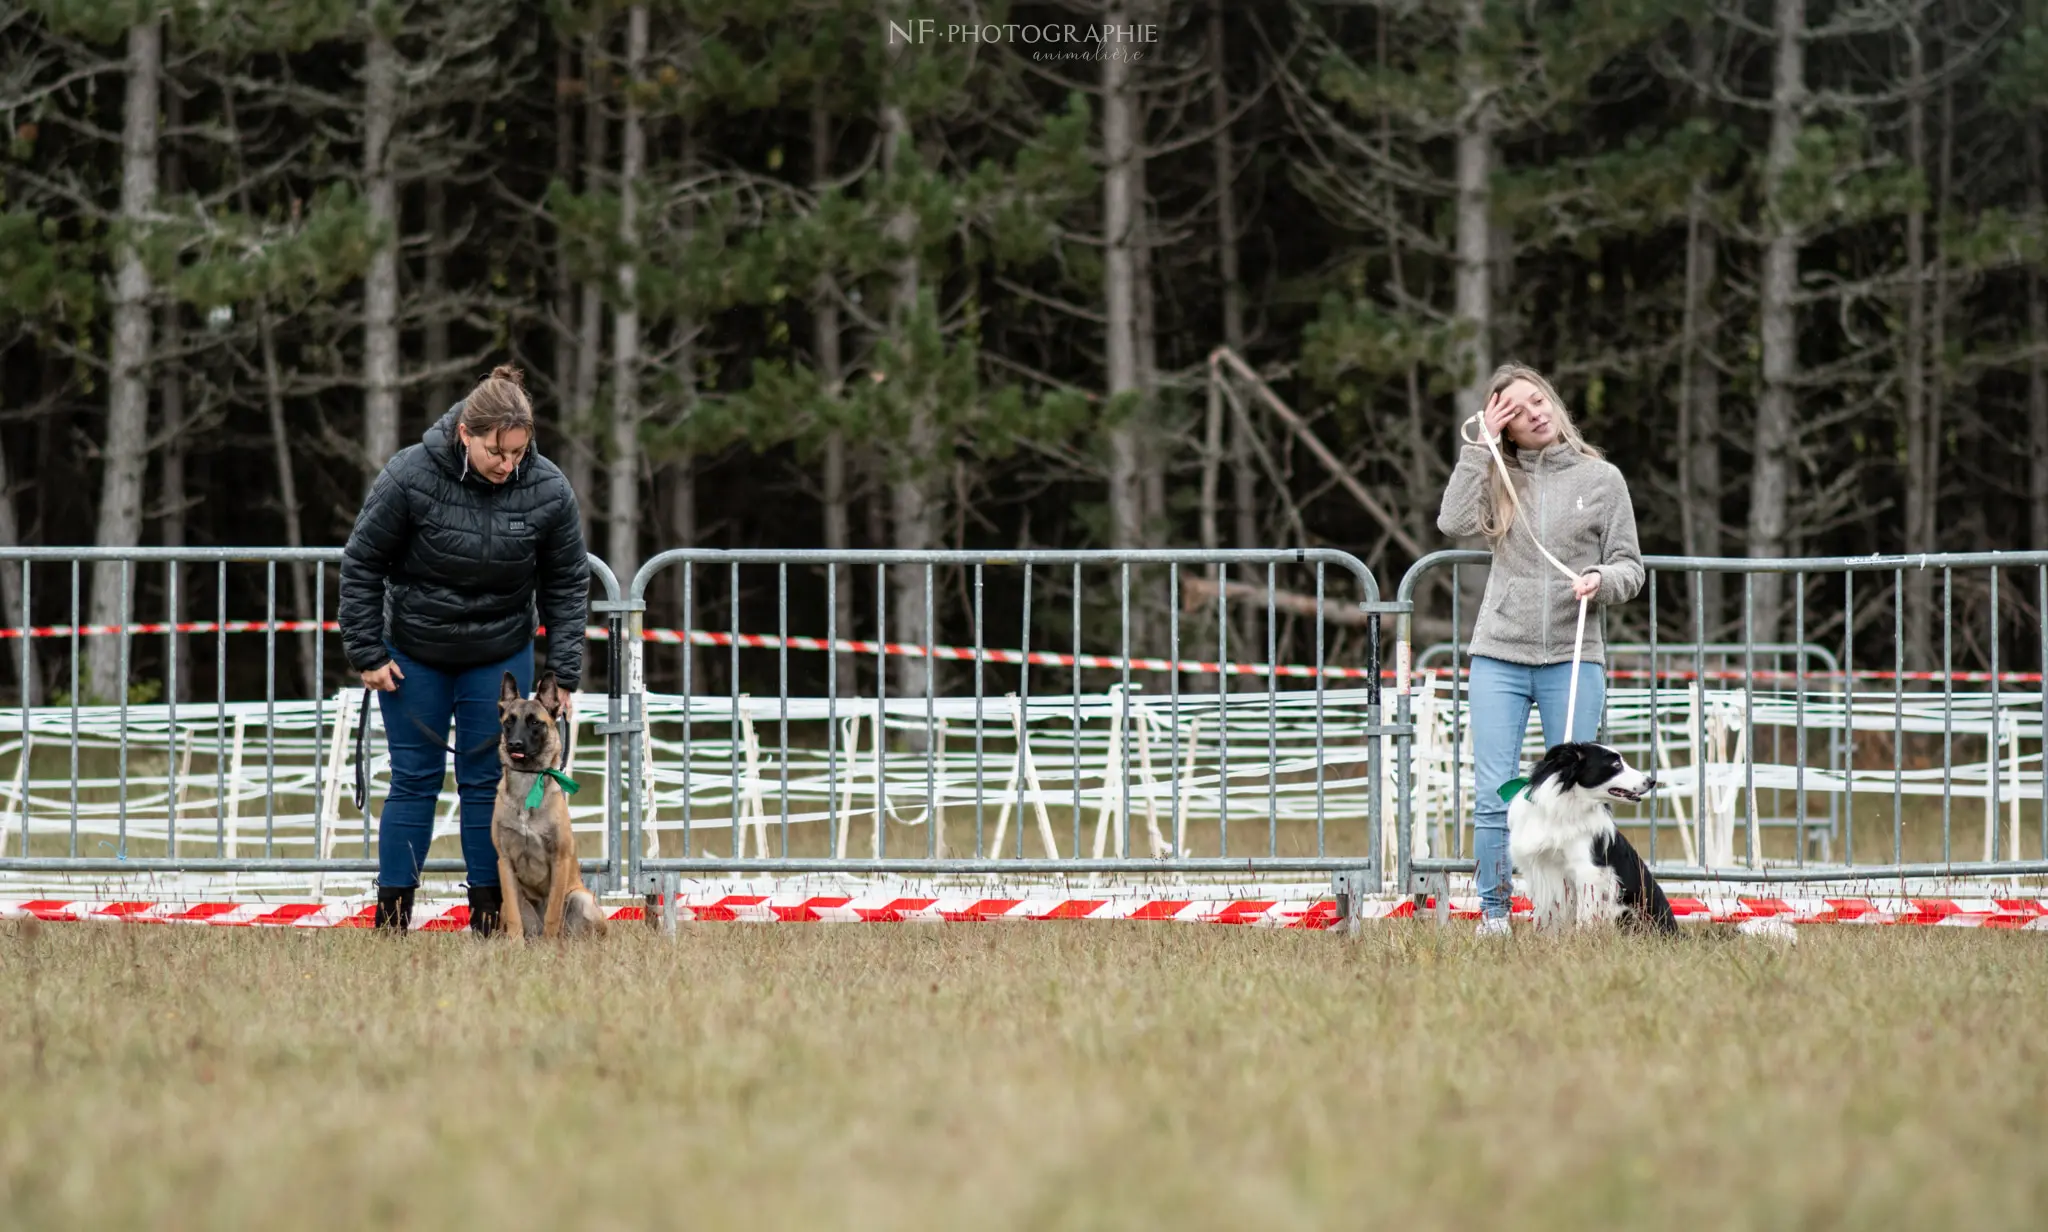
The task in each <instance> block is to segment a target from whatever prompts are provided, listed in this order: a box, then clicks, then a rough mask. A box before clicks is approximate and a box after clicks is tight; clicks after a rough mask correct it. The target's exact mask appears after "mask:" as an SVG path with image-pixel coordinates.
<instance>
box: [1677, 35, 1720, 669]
mask: <svg viewBox="0 0 2048 1232" xmlns="http://www.w3.org/2000/svg"><path fill="white" fill-rule="evenodd" d="M1713 62H1714V53H1713V43H1712V40H1711V38H1710V37H1709V35H1708V32H1707V31H1706V30H1704V29H1695V31H1694V33H1693V43H1692V72H1693V79H1694V81H1696V82H1698V83H1700V85H1699V97H1698V99H1697V100H1696V102H1695V108H1696V114H1698V115H1699V116H1700V118H1702V119H1705V118H1707V117H1706V108H1707V102H1706V92H1707V91H1706V84H1705V83H1706V81H1707V78H1708V75H1709V74H1710V73H1711V72H1712V71H1713ZM1708 205H1709V202H1708V193H1707V185H1706V182H1705V181H1704V180H1703V179H1695V180H1694V181H1693V184H1692V192H1691V195H1690V199H1689V200H1688V201H1687V204H1686V219H1685V322H1684V326H1683V330H1684V345H1683V348H1682V349H1681V351H1680V352H1679V378H1678V383H1679V395H1678V511H1679V537H1680V538H1679V541H1680V544H1681V550H1682V551H1683V552H1684V553H1685V554H1686V555H1687V556H1705V557H1717V556H1719V555H1721V552H1722V539H1721V370H1720V368H1719V367H1718V366H1717V364H1716V363H1715V352H1714V346H1715V339H1716V336H1717V335H1718V334H1719V332H1720V316H1719V314H1718V312H1717V311H1716V310H1715V306H1714V290H1715V287H1716V286H1717V285H1718V283H1719V279H1720V274H1719V265H1720V255H1721V254H1720V237H1719V235H1718V234H1717V233H1716V232H1715V230H1714V224H1713V220H1712V218H1711V217H1710V215H1709V213H1708ZM1693 585H1694V586H1696V587H1697V588H1698V592H1699V593H1698V604H1699V611H1700V612H1701V614H1702V618H1703V627H1702V628H1701V629H1700V630H1699V632H1698V637H1699V640H1701V641H1713V640H1715V631H1716V630H1717V629H1718V628H1719V626H1720V624H1721V621H1722V620H1723V619H1724V618H1725V613H1726V611H1727V608H1726V594H1727V582H1726V575H1724V574H1720V573H1714V572H1704V573H1698V574H1695V575H1694V577H1693ZM1686 623H1687V625H1688V627H1689V625H1690V621H1687V622H1686Z"/></svg>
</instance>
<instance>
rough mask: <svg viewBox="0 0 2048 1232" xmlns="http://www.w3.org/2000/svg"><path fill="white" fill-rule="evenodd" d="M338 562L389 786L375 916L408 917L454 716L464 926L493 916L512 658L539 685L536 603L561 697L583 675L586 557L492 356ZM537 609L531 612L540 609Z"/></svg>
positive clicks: (512, 389)
mask: <svg viewBox="0 0 2048 1232" xmlns="http://www.w3.org/2000/svg"><path fill="white" fill-rule="evenodd" d="M344 557H345V559H344V560H343V561H342V566H341V638H342V645H343V649H344V651H345V652H346V654H347V655H348V661H349V665H350V666H351V667H353V668H354V669H355V670H356V671H357V672H359V673H361V675H362V679H363V684H364V685H366V686H367V687H369V688H372V689H375V690H377V691H378V703H379V706H380V708H381V709H382V711H383V714H384V734H385V739H386V740H387V741H388V744H389V748H390V751H391V790H390V791H389V793H388V794H387V795H386V796H385V799H384V815H383V818H382V820H381V823H380V825H379V829H378V835H377V845H378V853H377V863H378V872H377V918H376V923H377V927H379V928H392V929H397V930H400V931H403V930H404V929H405V928H407V927H408V926H409V925H410V923H411V919H412V900H413V892H414V890H415V889H417V888H418V886H419V881H420V868H421V865H422V864H423V863H424V862H425V860H426V858H427V845H428V843H429V842H430V841H431V839H432V837H433V830H434V805H435V801H436V799H437V798H438V797H439V796H440V794H441V780H442V778H443V777H444V776H445V775H446V774H447V770H448V745H447V743H446V733H447V731H448V724H449V721H450V719H451V718H452V719H453V721H454V724H455V742H454V746H453V747H454V749H455V750H456V752H455V783H456V787H457V789H458V791H459V792H460V794H461V797H462V859H463V863H464V864H466V865H467V866H468V868H469V905H470V927H471V928H473V929H475V930H476V931H477V932H479V933H489V932H492V931H495V929H496V927H497V921H498V912H499V908H500V906H501V904H502V902H503V900H502V898H501V890H500V888H499V886H498V860H497V853H496V851H495V849H494V848H493V847H492V844H491V801H492V798H493V797H494V796H495V795H496V793H497V786H498V777H499V766H498V750H497V745H496V739H495V738H496V734H497V730H498V694H499V689H500V684H501V681H502V680H503V678H504V675H505V673H506V672H508V671H509V672H511V673H512V675H513V677H514V678H515V679H517V680H518V681H519V689H520V692H521V694H522V695H524V694H528V693H531V692H532V691H533V676H534V670H533V638H534V624H535V618H536V616H538V618H539V622H540V623H541V624H543V625H545V626H546V628H547V639H548V667H549V668H551V669H552V670H553V671H554V673H555V679H556V680H557V681H559V682H560V684H561V687H562V695H563V697H564V698H568V697H571V696H573V694H574V692H575V690H576V686H577V684H578V683H579V682H580V681H581V679H582V676H583V626H584V621H585V619H586V618H587V616H588V612H589V602H590V565H589V560H588V557H587V556H586V554H585V552H584V547H583V515H582V511H581V509H580V508H579V507H578V506H577V503H576V493H575V491H574V490H573V489H571V488H570V486H569V481H568V480H567V479H566V478H564V477H563V475H562V472H561V471H560V470H558V469H557V468H556V467H555V464H554V463H552V462H550V461H548V460H547V459H546V458H543V457H541V456H540V453H539V451H538V450H536V449H535V448H534V446H533V404H532V403H531V402H530V401H528V399H527V396H526V387H525V382H524V379H523V378H522V376H521V375H520V372H519V370H518V369H517V368H513V367H511V366H509V365H500V366H499V367H497V368H495V369H493V370H492V372H491V375H490V376H489V377H488V378H487V379H485V380H484V381H483V382H482V383H480V384H479V385H477V387H476V388H475V389H473V390H471V391H470V394H469V396H468V397H467V398H464V399H463V400H462V401H461V402H458V403H456V404H455V406H454V407H453V408H452V409H450V410H449V412H448V413H447V414H446V415H443V416H442V417H441V420H440V422H439V423H436V424H435V425H434V426H433V427H431V428H428V429H427V431H426V434H425V435H423V436H422V437H420V443H419V444H417V445H411V446H408V447H407V448H405V449H401V450H399V451H398V453H397V454H396V455H394V456H393V457H392V459H391V461H390V462H388V463H386V464H385V467H384V473H383V474H381V475H379V476H377V482H376V483H375V484H373V485H372V486H371V488H370V495H369V497H368V499H366V500H365V501H364V502H363V511H362V513H360V514H358V515H357V517H356V525H355V531H354V533H352V534H350V535H349V539H348V547H347V549H346V550H345V552H344ZM536 608H538V612H536Z"/></svg>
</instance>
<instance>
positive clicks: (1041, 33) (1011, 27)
mask: <svg viewBox="0 0 2048 1232" xmlns="http://www.w3.org/2000/svg"><path fill="white" fill-rule="evenodd" d="M888 26H889V42H890V43H891V44H892V45H893V44H897V43H906V44H910V45H912V46H920V47H922V46H929V45H933V44H956V45H957V44H963V43H964V44H988V45H995V46H1016V47H1019V48H1021V49H1023V50H1024V52H1025V53H1026V54H1028V55H1029V56H1030V57H1031V58H1032V59H1034V60H1142V59H1144V58H1145V50H1146V48H1147V47H1149V46H1151V45H1152V44H1154V43H1157V42H1158V41H1159V27H1158V25H1156V24H1154V23H1150V22H1146V23H1134V24H1131V25H1127V26H1113V25H1106V26H1094V25H1076V24H1073V23H1071V22H1044V23H1030V22H1022V23H1020V22H1007V23H1003V24H996V23H985V24H976V23H973V22H940V21H932V20H930V19H929V18H912V19H910V20H908V21H893V20H892V21H890V22H889V23H888Z"/></svg>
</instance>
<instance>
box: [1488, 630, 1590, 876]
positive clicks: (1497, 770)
mask: <svg viewBox="0 0 2048 1232" xmlns="http://www.w3.org/2000/svg"><path fill="white" fill-rule="evenodd" d="M1571 687H1572V665H1571V664H1570V663H1553V664H1551V665H1549V666H1548V667H1525V666H1523V665H1522V664H1520V663H1508V662H1505V661H1503V660H1500V659H1489V658H1487V657H1485V656H1484V655H1474V656H1472V682H1471V698H1472V701H1471V716H1472V762H1473V769H1474V777H1475V779H1476V780H1477V787H1478V790H1479V798H1478V800H1477V801H1475V802H1474V805H1473V809H1472V855H1473V858H1474V859H1475V860H1476V861H1477V862H1478V865H1479V867H1478V871H1477V873H1476V875H1475V876H1476V880H1477V883H1478V889H1479V908H1480V910H1481V911H1482V912H1484V913H1485V914H1487V915H1490V916H1505V915H1506V914H1508V906H1509V902H1508V895H1509V889H1510V882H1509V867H1508V866H1509V856H1508V806H1507V802H1506V801H1505V800H1502V799H1501V798H1500V789H1501V787H1502V786H1503V785H1504V784H1506V783H1507V781H1508V780H1509V779H1512V778H1516V777H1518V776H1520V774H1521V773H1522V768H1521V767H1522V739H1523V737H1524V736H1525V735H1527V734H1528V731H1529V707H1530V706H1531V705H1532V704H1533V705H1534V706H1535V707H1536V708H1537V710H1538V711H1540V712H1541V714H1542V716H1543V744H1544V747H1545V748H1549V747H1550V746H1552V745H1558V744H1563V743H1566V741H1565V738H1564V737H1563V736H1562V735H1560V734H1559V733H1560V732H1562V731H1563V730H1564V712H1565V710H1566V709H1567V708H1568V707H1569V706H1570V704H1571ZM1606 696H1607V673H1606V671H1605V670H1604V669H1603V668H1602V667H1601V665H1600V664H1598V663H1581V664H1579V708H1578V713H1577V714H1575V715H1574V716H1573V719H1572V734H1571V740H1573V741H1586V740H1592V739H1593V738H1594V737H1595V735H1596V734H1597V733H1598V731H1599V730H1600V707H1601V704H1602V702H1603V701H1604V700H1605V698H1606Z"/></svg>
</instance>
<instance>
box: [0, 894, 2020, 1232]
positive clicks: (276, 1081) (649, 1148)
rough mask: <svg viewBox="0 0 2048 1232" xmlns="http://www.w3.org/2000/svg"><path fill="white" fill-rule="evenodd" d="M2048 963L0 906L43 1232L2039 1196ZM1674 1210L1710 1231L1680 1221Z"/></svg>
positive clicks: (1997, 1208) (2000, 1211)
mask: <svg viewBox="0 0 2048 1232" xmlns="http://www.w3.org/2000/svg"><path fill="white" fill-rule="evenodd" d="M2044 1003H2048V953H2044V951H2043V950H2042V949H2041V941H2040V940H2039V939H2038V938H2035V937H2033V936H2015V935H2011V934H2001V933H1980V932H1960V931H1935V930H1924V931H1923V930H1914V929H1883V930H1880V929H1871V930H1867V931H1866V930H1860V929H1855V928H1849V927H1837V928H1827V927H1815V928H1809V929H1807V930H1806V931H1804V932H1803V933H1802V935H1801V939H1800V944H1799V945H1798V946H1797V947H1796V948H1792V949H1784V948H1780V947H1778V946H1775V945H1770V944H1766V943H1759V942H1754V941H1740V940H1733V939H1727V938H1718V937H1708V936H1703V935H1699V934H1689V935H1688V936H1687V937H1686V938H1685V939H1683V940H1681V941H1679V942H1676V943H1665V944H1657V943H1653V942H1645V941H1639V940H1630V939H1614V938H1608V939H1598V940H1576V941H1570V942H1547V941H1541V940H1537V939H1534V938H1530V937H1525V936H1518V937H1517V938H1516V939H1515V941H1514V942H1513V943H1512V944H1509V945H1504V946H1503V945H1494V946H1484V945H1481V944H1480V943H1478V942H1476V941H1475V940H1474V939H1473V938H1471V937H1470V936H1469V935H1468V933H1467V932H1466V930H1465V929H1463V928H1459V929H1455V930H1450V931H1444V932H1439V931H1438V930H1437V929H1435V928H1434V927H1433V926H1430V925H1427V924H1406V923H1403V924H1387V925H1383V926H1378V927H1376V928H1374V929H1372V930H1371V931H1369V932H1368V933H1367V935H1366V936H1365V937H1364V938H1362V939H1345V938H1342V937H1338V936H1334V935H1329V934H1290V933H1279V932H1270V931H1253V930H1241V929H1231V928H1226V927H1218V926H1188V925H1181V926H1174V925H1157V924H1137V925H1105V924H1075V925H1065V926H1063V925H1051V924H1047V925H1023V924H1017V925H986V926H980V927H975V926H969V925H957V926H944V927H932V928H919V927H916V926H910V925H904V926H893V927H892V926H872V927H862V926H858V925H844V926H832V925H814V926H810V927H746V926H735V925H702V926H696V927H685V929H684V930H683V933H682V935H681V937H680V938H678V939H674V940H664V939H662V938H661V937H659V936H656V935H652V934H650V933H648V932H647V931H645V930H643V929H640V928H638V927H621V928H616V929H615V930H614V933H613V935H612V936H611V937H610V938H608V939H607V940H606V941H604V942H601V943H598V944H595V945H586V946H572V947H567V948H562V947H556V946H552V945H548V946H535V947H532V948H523V949H522V948H514V947H511V946H508V945H483V944H479V943H477V942H475V941H474V940H473V939H471V938H470V937H468V936H466V935H431V934H419V935H414V936H412V937H409V938H406V939H404V940H402V941H393V940H391V939H388V938H384V937H378V936H373V935H370V934H367V933H361V932H334V931H320V932H299V933H290V932H275V933H272V932H247V931H242V930H213V929H184V928H152V927H145V926H117V925H107V926H100V925H40V926H33V925H8V926H5V927H0V1005H4V1006H5V1007H6V1008H5V1010H4V1012H0V1024H4V1025H0V1090H4V1091H5V1092H6V1112H7V1115H6V1117H5V1118H4V1125H0V1210H4V1211H5V1212H6V1213H7V1214H6V1222H7V1224H8V1225H9V1226H13V1227H20V1228H42V1227H56V1226H65V1225H69V1226H86V1227H98V1226H108V1227H113V1226H120V1227H149V1228H170V1229H176V1228H195V1229H196V1228H220V1227H237V1228H260V1227H264V1226H277V1227H285V1226H291V1227H294V1228H308V1227H311V1228H327V1227H333V1228H341V1227H350V1228H356V1227H397V1226H408V1227H428V1226H432V1227H446V1228H455V1227H512V1228H527V1227H557V1228H559V1227H578V1228H585V1227H587V1228H619V1227H642V1226H660V1227H708V1226H749V1227H799V1226H804V1227H835V1228H836V1227H861V1228H909V1227H938V1226H942V1225H946V1226H973V1227H977V1228H1019V1229H1026V1228H1029V1229H1037V1228H1102V1227H1111V1228H1136V1227H1147V1228H1151V1227H1165V1226H1186V1227H1203V1228H1208V1227H1247V1226H1261V1227H1279V1226H1290V1225H1292V1226H1310V1227H1339V1226H1341V1227H1404V1228H1411V1227H1424V1228H1437V1227H1442V1228H1453V1227H1455V1228H1510V1227H1511V1228H1516V1229H1543V1228H1572V1229H1583V1228H1587V1227H1632V1226H1635V1227H1640V1226H1650V1225H1651V1222H1652V1221H1653V1220H1655V1221H1669V1222H1671V1223H1672V1225H1673V1226H1696V1227H1712V1228H1716V1229H1744V1228H1791V1227H1834V1226H1858V1225H1864V1226H1886V1227H1892V1226H1905V1227H1976V1226H1986V1227H1988V1226H2007V1227H2027V1226H2040V1224H2041V1219H2042V1216H2043V1215H2044V1213H2048V1169H2043V1168H2042V1167H2041V1166H2040V1150H2041V1148H2040V1135H2041V1133H2042V1131H2043V1129H2044V1127H2048V1034H2044V1032H2042V1030H2041V1029H2040V1026H2039V1024H2038V1023H2037V1022H2036V1021H2035V1017H2034V1016H2035V1014H2036V1013H2037V1012H2038V1011H2039V1008H2040V1007H2041V1006H2042V1005H2043V1004H2044ZM1681 1221H1682V1222H1681Z"/></svg>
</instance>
